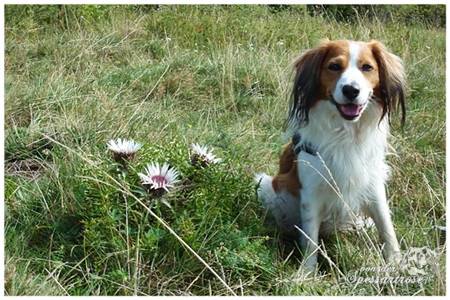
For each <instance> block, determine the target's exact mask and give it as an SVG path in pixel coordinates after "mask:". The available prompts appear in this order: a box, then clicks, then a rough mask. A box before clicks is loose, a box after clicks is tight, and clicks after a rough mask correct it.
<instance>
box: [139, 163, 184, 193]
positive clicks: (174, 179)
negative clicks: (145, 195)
mask: <svg viewBox="0 0 450 300" xmlns="http://www.w3.org/2000/svg"><path fill="white" fill-rule="evenodd" d="M145 171H146V174H143V173H138V175H139V177H140V178H141V181H142V184H143V185H144V186H145V187H146V188H148V190H149V191H152V190H153V191H161V190H164V191H166V192H169V188H173V187H174V185H175V183H178V182H179V181H180V180H179V179H178V172H177V171H176V170H175V169H174V168H170V167H169V165H168V164H167V163H164V164H163V165H162V167H160V165H159V163H152V164H147V167H146V168H145Z"/></svg>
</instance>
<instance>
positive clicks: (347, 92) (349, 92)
mask: <svg viewBox="0 0 450 300" xmlns="http://www.w3.org/2000/svg"><path fill="white" fill-rule="evenodd" d="M342 94H344V96H345V97H347V99H348V100H354V99H355V98H356V97H358V95H359V85H358V84H357V83H352V84H346V85H344V86H343V87H342Z"/></svg>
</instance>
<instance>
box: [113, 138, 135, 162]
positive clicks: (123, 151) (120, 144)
mask: <svg viewBox="0 0 450 300" xmlns="http://www.w3.org/2000/svg"><path fill="white" fill-rule="evenodd" d="M107 145H108V149H109V150H111V151H112V152H113V153H114V160H115V161H117V162H120V163H123V162H124V160H125V159H126V160H129V161H132V160H134V156H135V154H136V152H137V151H138V150H139V149H141V147H142V144H141V143H137V142H135V141H133V140H125V139H124V140H122V139H120V138H119V139H117V140H116V141H115V140H109V141H108V143H107Z"/></svg>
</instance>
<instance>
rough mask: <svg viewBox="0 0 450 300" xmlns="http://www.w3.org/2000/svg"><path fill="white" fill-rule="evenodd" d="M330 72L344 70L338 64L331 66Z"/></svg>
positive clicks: (329, 67)
mask: <svg viewBox="0 0 450 300" xmlns="http://www.w3.org/2000/svg"><path fill="white" fill-rule="evenodd" d="M328 70H330V71H335V72H339V71H341V70H342V67H341V65H340V64H337V63H331V64H330V65H329V66H328Z"/></svg>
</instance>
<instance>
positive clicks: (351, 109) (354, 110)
mask: <svg viewBox="0 0 450 300" xmlns="http://www.w3.org/2000/svg"><path fill="white" fill-rule="evenodd" d="M331 101H332V102H333V103H334V105H336V108H337V109H338V111H339V113H340V114H341V116H342V117H343V118H344V119H346V120H349V121H352V120H355V119H357V118H358V117H359V115H360V114H361V112H362V110H363V109H364V106H365V104H360V105H358V104H353V103H349V104H339V103H337V102H336V101H335V100H334V99H332V100H331Z"/></svg>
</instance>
